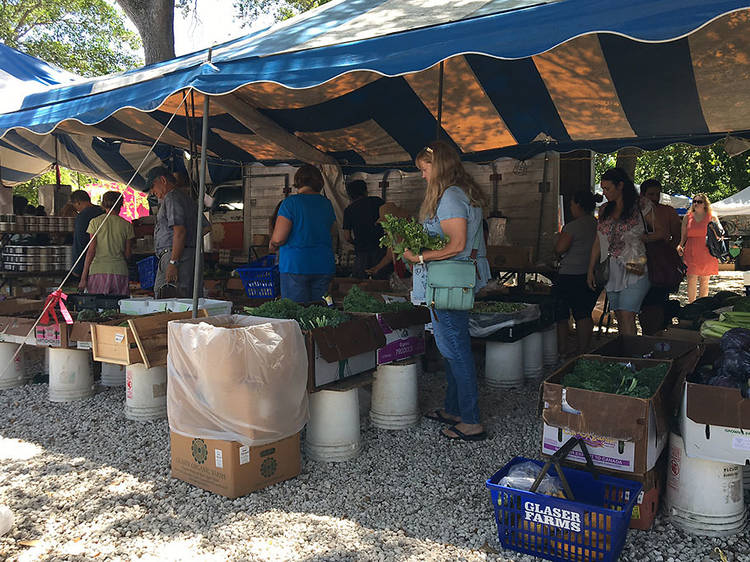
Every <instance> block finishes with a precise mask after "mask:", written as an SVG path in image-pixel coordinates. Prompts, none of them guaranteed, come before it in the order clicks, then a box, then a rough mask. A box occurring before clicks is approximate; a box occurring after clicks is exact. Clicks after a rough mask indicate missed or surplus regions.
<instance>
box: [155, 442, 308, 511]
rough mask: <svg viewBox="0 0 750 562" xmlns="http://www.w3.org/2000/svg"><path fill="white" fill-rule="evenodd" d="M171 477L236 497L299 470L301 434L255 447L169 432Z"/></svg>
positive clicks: (274, 482) (291, 476) (290, 475)
mask: <svg viewBox="0 0 750 562" xmlns="http://www.w3.org/2000/svg"><path fill="white" fill-rule="evenodd" d="M169 437H170V441H171V447H170V448H171V451H172V477H173V478H177V479H179V480H182V481H184V482H187V483H189V484H193V485H194V486H198V487H199V488H203V489H204V490H208V491H209V492H214V493H216V494H220V495H222V496H226V497H227V498H237V497H240V496H244V495H246V494H249V493H250V492H254V491H256V490H260V489H261V488H265V487H266V486H270V485H271V484H276V483H277V482H282V481H283V480H289V479H290V478H294V477H295V476H297V475H298V474H299V473H300V470H301V461H300V434H299V433H296V434H294V435H292V436H291V437H287V438H286V439H282V440H281V441H276V442H275V443H270V444H268V445H259V446H257V447H248V446H243V445H242V444H240V443H238V442H237V441H222V440H218V439H201V438H197V437H195V438H194V437H185V436H184V435H179V434H177V433H174V432H170V434H169Z"/></svg>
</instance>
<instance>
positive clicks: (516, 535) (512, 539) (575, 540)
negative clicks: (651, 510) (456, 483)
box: [486, 457, 642, 562]
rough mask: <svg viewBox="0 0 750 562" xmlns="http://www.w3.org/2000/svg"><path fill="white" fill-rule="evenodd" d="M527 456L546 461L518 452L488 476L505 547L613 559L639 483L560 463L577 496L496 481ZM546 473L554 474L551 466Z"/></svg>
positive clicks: (559, 556) (581, 561)
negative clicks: (571, 497) (507, 485)
mask: <svg viewBox="0 0 750 562" xmlns="http://www.w3.org/2000/svg"><path fill="white" fill-rule="evenodd" d="M527 461H531V462H533V463H534V464H537V465H538V466H539V467H540V468H541V467H542V466H544V462H541V461H537V460H532V459H526V458H523V457H516V458H514V459H513V460H512V461H510V462H509V463H508V464H506V465H505V466H504V467H503V468H502V469H500V470H499V471H497V472H496V473H495V474H494V475H493V476H492V478H490V479H489V480H487V484H486V485H487V488H488V489H489V490H490V495H491V497H492V506H493V507H494V509H495V522H496V523H497V534H498V537H499V539H500V543H501V544H502V545H503V548H507V549H510V550H515V551H518V552H523V553H526V554H531V555H532V556H537V557H539V558H545V559H547V560H565V561H568V560H570V561H576V562H588V561H591V562H594V561H597V562H608V561H612V562H613V561H615V560H617V558H618V557H619V556H620V552H621V551H622V547H623V546H624V544H625V536H626V535H627V531H628V525H629V524H630V516H631V513H632V511H633V506H634V505H635V504H636V501H637V499H638V495H639V494H640V493H641V488H642V486H641V484H640V483H639V482H633V481H631V480H625V479H623V478H615V477H612V476H605V475H599V476H598V477H595V476H594V475H592V474H591V473H589V472H586V471H584V470H575V469H572V468H570V469H569V468H563V474H564V475H565V477H566V478H567V480H568V483H569V484H570V488H571V490H572V492H573V495H574V496H575V501H573V500H567V499H564V498H558V497H554V496H547V495H544V494H539V493H536V492H525V491H523V490H516V489H514V488H507V487H505V486H500V485H499V484H498V482H500V480H502V478H503V477H504V476H505V475H507V474H508V471H509V470H510V469H511V468H512V467H513V466H514V465H516V464H520V463H523V462H527ZM549 474H550V475H552V476H557V471H556V470H555V468H554V466H552V467H550V469H549Z"/></svg>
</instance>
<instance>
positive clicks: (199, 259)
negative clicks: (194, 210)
mask: <svg viewBox="0 0 750 562" xmlns="http://www.w3.org/2000/svg"><path fill="white" fill-rule="evenodd" d="M208 99H209V96H208V94H203V127H202V129H201V162H200V168H199V169H198V177H199V180H198V222H197V224H196V226H195V269H194V272H193V318H197V317H198V294H199V293H200V282H201V276H200V272H201V269H202V268H203V197H204V196H205V195H206V145H207V144H208Z"/></svg>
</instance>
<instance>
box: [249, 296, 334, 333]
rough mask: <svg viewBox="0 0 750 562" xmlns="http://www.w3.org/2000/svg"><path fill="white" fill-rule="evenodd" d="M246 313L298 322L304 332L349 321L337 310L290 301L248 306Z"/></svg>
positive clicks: (282, 300)
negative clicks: (306, 305)
mask: <svg viewBox="0 0 750 562" xmlns="http://www.w3.org/2000/svg"><path fill="white" fill-rule="evenodd" d="M245 312H246V313H247V314H250V315H251V316H261V317H263V318H288V319H290V320H296V321H297V322H298V323H299V325H300V327H301V328H302V329H303V330H313V329H315V328H324V327H326V326H338V325H339V324H342V323H344V322H346V321H347V320H349V317H348V316H347V315H346V314H344V313H343V312H341V311H340V310H336V309H335V308H329V307H327V306H318V305H315V306H308V307H305V306H302V305H301V304H299V303H296V302H294V301H292V300H289V299H279V300H275V301H269V302H266V303H263V304H262V305H260V306H256V307H249V306H246V307H245Z"/></svg>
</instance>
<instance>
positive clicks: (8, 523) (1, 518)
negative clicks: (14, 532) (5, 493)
mask: <svg viewBox="0 0 750 562" xmlns="http://www.w3.org/2000/svg"><path fill="white" fill-rule="evenodd" d="M12 528H13V512H12V511H11V510H10V508H9V507H7V506H5V505H0V536H2V535H4V534H5V533H7V532H8V531H10V530H11V529H12Z"/></svg>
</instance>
